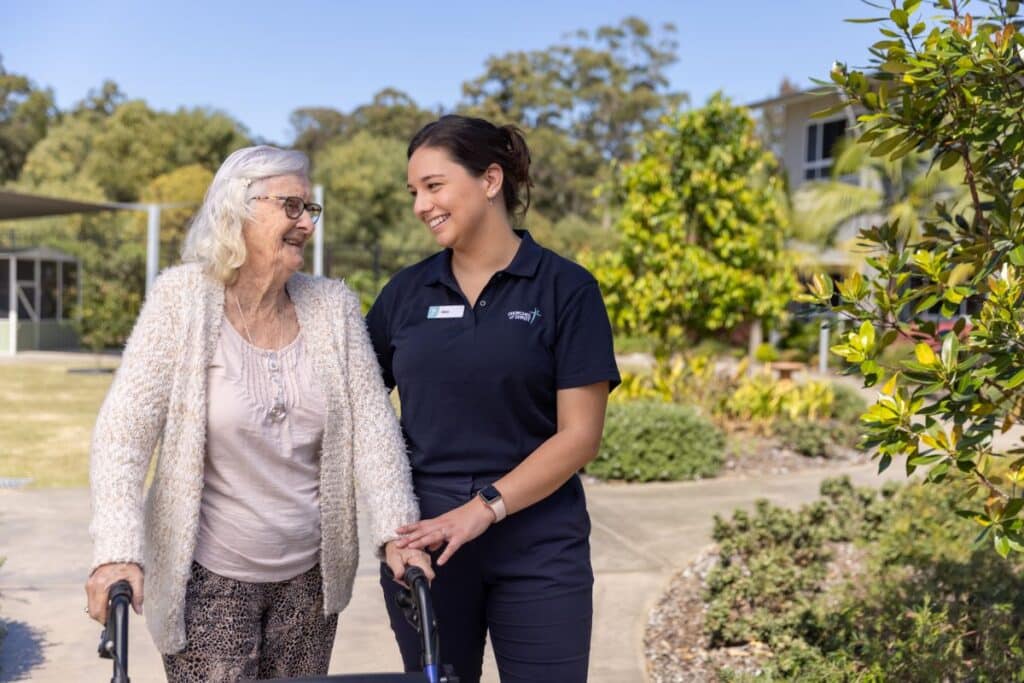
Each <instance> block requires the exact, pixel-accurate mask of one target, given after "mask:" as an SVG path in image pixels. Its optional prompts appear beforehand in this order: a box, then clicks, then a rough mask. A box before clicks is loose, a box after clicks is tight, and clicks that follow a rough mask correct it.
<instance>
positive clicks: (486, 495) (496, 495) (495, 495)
mask: <svg viewBox="0 0 1024 683" xmlns="http://www.w3.org/2000/svg"><path fill="white" fill-rule="evenodd" d="M480 497H481V498H483V499H484V501H485V502H487V503H493V502H495V501H497V500H500V499H501V492H500V491H498V489H496V488H494V486H485V487H483V488H482V489H480Z"/></svg>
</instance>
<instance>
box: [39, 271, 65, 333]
mask: <svg viewBox="0 0 1024 683" xmlns="http://www.w3.org/2000/svg"><path fill="white" fill-rule="evenodd" d="M39 266H40V271H39V272H40V282H39V284H40V290H41V291H40V298H39V317H40V318H42V319H43V320H53V319H55V318H56V317H57V300H58V297H59V296H60V295H59V294H58V292H57V263H56V262H55V261H42V262H41V263H40V264H39Z"/></svg>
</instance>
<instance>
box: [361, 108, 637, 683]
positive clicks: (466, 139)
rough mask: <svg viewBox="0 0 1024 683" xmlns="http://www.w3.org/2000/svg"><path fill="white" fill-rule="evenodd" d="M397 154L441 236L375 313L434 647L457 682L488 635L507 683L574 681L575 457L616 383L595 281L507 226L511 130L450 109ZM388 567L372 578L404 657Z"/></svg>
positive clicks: (513, 182)
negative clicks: (397, 406) (436, 628)
mask: <svg viewBox="0 0 1024 683" xmlns="http://www.w3.org/2000/svg"><path fill="white" fill-rule="evenodd" d="M408 156H409V165H408V184H409V191H410V192H411V193H412V195H413V196H414V198H415V200H414V204H413V210H414V211H415V213H416V215H417V217H419V218H420V220H422V221H423V222H424V224H426V226H427V228H428V229H429V230H430V231H431V232H432V233H433V235H434V237H435V238H436V239H437V242H438V244H440V245H441V246H442V247H444V250H443V251H441V252H439V253H438V254H435V255H434V256H432V257H430V258H428V259H426V260H425V261H422V262H420V263H418V264H416V265H414V266H411V267H409V268H407V269H405V270H403V271H402V272H400V273H399V274H398V275H396V276H395V277H394V279H392V280H391V282H389V283H388V285H387V286H386V287H385V288H384V290H383V291H382V292H381V295H380V297H379V298H378V299H377V301H376V303H375V304H374V306H373V308H372V309H371V311H370V313H369V315H368V323H369V329H370V336H371V339H372V341H373V344H374V348H375V350H376V352H377V356H378V359H379V360H380V362H381V367H382V368H383V371H384V379H385V384H386V385H387V386H389V387H395V386H397V387H398V390H399V395H400V397H401V402H402V426H403V430H404V433H405V437H406V442H407V445H408V448H409V458H410V461H411V464H412V471H413V485H414V488H415V491H416V494H417V496H418V498H419V504H420V513H421V517H422V521H420V522H418V523H414V524H409V525H406V526H403V527H401V528H399V530H398V531H399V532H400V533H401V534H403V539H402V540H401V541H400V542H399V545H400V546H402V547H405V548H428V549H430V550H433V551H436V552H439V554H438V555H436V560H437V567H436V571H437V578H436V579H435V581H434V584H433V589H432V590H433V594H434V597H435V606H436V609H437V614H438V622H439V625H440V630H441V633H442V639H441V642H442V645H441V647H442V661H444V662H446V663H449V664H452V665H453V666H454V667H455V669H456V673H457V674H458V676H459V677H460V679H461V680H462V681H463V683H473V682H475V681H477V680H479V678H480V671H481V663H482V658H483V648H484V641H485V638H486V636H487V634H488V633H489V634H490V637H491V641H492V644H493V647H494V652H495V656H496V658H497V663H498V669H499V671H500V672H501V678H502V681H506V682H507V681H531V682H532V683H537V682H542V681H552V682H554V681H558V682H559V683H573V682H575V681H585V680H586V678H587V665H588V659H589V652H590V630H591V616H592V585H593V572H592V571H591V567H590V545H589V534H590V521H589V517H588V516H587V511H586V505H585V501H584V496H583V488H582V486H581V484H580V480H579V478H578V477H577V476H576V472H577V471H578V470H579V469H580V468H581V467H582V466H583V465H585V464H586V463H587V462H589V461H590V460H591V459H592V458H594V456H595V455H596V454H597V450H598V446H599V444H600V440H601V432H602V429H603V426H604V413H605V406H606V403H607V399H608V392H609V390H610V389H611V388H612V387H614V386H615V385H616V384H617V383H618V382H619V374H618V370H617V369H616V366H615V357H614V354H613V350H612V335H611V328H610V325H609V323H608V316H607V313H606V311H605V308H604V304H603V302H602V300H601V293H600V290H599V289H598V285H597V282H596V281H595V280H594V278H593V277H592V276H591V275H590V274H589V273H588V272H587V271H586V270H584V269H583V268H581V267H580V266H578V265H576V264H574V263H572V262H571V261H568V260H566V259H564V258H562V257H560V256H558V255H557V254H554V253H553V252H551V251H549V250H547V249H544V248H543V247H541V246H540V245H538V244H537V243H536V242H534V241H533V239H532V238H531V237H530V234H529V233H528V232H525V231H521V230H513V228H512V224H513V219H514V218H520V217H521V216H522V215H523V214H524V213H525V211H526V209H527V208H528V206H529V184H530V180H529V167H530V154H529V151H528V149H527V147H526V142H525V140H524V139H523V136H522V134H521V133H520V132H519V131H518V130H517V129H515V128H514V127H511V126H505V127H497V126H494V125H493V124H491V123H489V122H487V121H484V120H482V119H474V118H467V117H463V116H445V117H443V118H441V119H440V120H438V121H435V122H433V123H431V124H429V125H427V126H426V127H424V128H423V129H422V130H421V131H420V132H419V133H417V134H416V136H415V137H414V138H413V139H412V142H411V143H410V144H409V150H408ZM393 583H394V582H392V581H390V580H388V579H386V578H383V577H382V581H381V584H382V586H383V588H384V591H385V594H386V598H387V604H388V607H389V610H390V616H391V625H392V629H393V630H394V632H395V635H396V638H397V639H398V643H399V647H400V649H401V651H402V656H403V659H404V661H405V665H406V668H407V669H409V670H415V669H416V668H417V665H418V659H417V658H418V647H417V641H416V636H415V633H414V632H413V631H412V630H411V629H410V628H409V626H408V625H407V624H406V623H405V620H404V619H403V618H402V615H401V613H400V612H399V611H397V610H396V609H395V608H394V600H393V599H392V598H391V596H390V594H391V593H393V592H394V590H395V588H394V587H393Z"/></svg>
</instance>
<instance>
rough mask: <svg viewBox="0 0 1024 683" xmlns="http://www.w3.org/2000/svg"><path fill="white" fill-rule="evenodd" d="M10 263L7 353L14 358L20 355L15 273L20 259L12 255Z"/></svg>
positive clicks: (16, 275) (16, 279)
mask: <svg viewBox="0 0 1024 683" xmlns="http://www.w3.org/2000/svg"><path fill="white" fill-rule="evenodd" d="M9 261H10V264H11V267H10V273H9V277H8V278H7V280H8V283H7V286H8V287H10V290H9V292H8V294H7V305H8V306H10V311H9V312H8V314H7V320H8V321H9V323H8V327H9V328H10V330H11V336H10V338H9V339H8V341H7V351H8V352H9V353H10V354H11V355H12V356H13V355H14V354H16V353H18V273H17V272H15V271H16V269H17V267H18V259H16V258H15V257H14V256H13V255H12V256H11V258H10V260H9Z"/></svg>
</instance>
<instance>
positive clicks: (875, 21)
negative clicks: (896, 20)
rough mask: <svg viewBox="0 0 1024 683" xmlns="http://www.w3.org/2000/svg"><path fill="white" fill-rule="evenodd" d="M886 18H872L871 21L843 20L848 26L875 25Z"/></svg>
mask: <svg viewBox="0 0 1024 683" xmlns="http://www.w3.org/2000/svg"><path fill="white" fill-rule="evenodd" d="M886 18H887V17H874V18H873V19H843V21H845V22H846V23H848V24H877V23H878V22H880V21H885V20H886Z"/></svg>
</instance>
